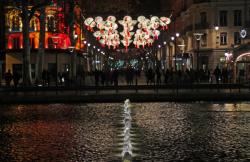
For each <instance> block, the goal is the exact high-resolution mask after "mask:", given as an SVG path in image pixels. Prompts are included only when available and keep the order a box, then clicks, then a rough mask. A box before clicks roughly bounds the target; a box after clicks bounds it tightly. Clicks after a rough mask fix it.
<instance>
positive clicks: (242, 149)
mask: <svg viewBox="0 0 250 162" xmlns="http://www.w3.org/2000/svg"><path fill="white" fill-rule="evenodd" d="M138 107H141V108H140V109H139V108H138V109H137V112H136V116H135V117H134V118H135V120H136V122H137V124H138V126H139V127H141V131H142V134H144V138H145V140H144V141H143V146H144V148H143V154H142V155H141V157H140V159H139V160H142V161H147V160H148V161H150V160H151V159H155V160H156V161H247V160H250V154H249V150H250V143H249V140H250V129H249V126H250V121H249V122H246V120H245V119H246V118H249V117H250V113H249V112H248V110H250V107H249V104H236V105H235V104H232V105H231V104H208V103H196V104H176V103H152V104H139V105H138ZM238 109H240V110H241V111H239V110H238ZM242 121H244V122H242Z"/></svg>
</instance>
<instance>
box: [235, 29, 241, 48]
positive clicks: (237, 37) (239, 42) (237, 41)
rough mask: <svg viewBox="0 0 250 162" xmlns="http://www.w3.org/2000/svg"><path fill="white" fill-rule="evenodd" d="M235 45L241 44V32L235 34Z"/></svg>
mask: <svg viewBox="0 0 250 162" xmlns="http://www.w3.org/2000/svg"><path fill="white" fill-rule="evenodd" d="M234 44H235V45H239V44H241V37H240V33H239V32H234Z"/></svg>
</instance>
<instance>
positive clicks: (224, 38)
mask: <svg viewBox="0 0 250 162" xmlns="http://www.w3.org/2000/svg"><path fill="white" fill-rule="evenodd" d="M220 45H227V33H226V32H222V33H220Z"/></svg>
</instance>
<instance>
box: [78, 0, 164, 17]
mask: <svg viewBox="0 0 250 162" xmlns="http://www.w3.org/2000/svg"><path fill="white" fill-rule="evenodd" d="M167 3H168V0H85V1H83V4H82V8H84V9H85V11H86V13H87V14H89V15H92V14H94V15H95V14H105V15H106V14H114V15H115V14H117V15H125V14H131V15H141V14H143V15H153V14H155V15H156V14H157V15H160V14H161V13H163V11H166V10H168V8H167V7H168V5H167Z"/></svg>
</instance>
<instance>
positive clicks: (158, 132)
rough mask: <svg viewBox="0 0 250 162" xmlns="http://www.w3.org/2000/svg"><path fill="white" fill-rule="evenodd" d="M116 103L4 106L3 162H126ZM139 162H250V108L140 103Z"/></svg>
mask: <svg viewBox="0 0 250 162" xmlns="http://www.w3.org/2000/svg"><path fill="white" fill-rule="evenodd" d="M122 104H123V103H116V104H113V103H112V104H109V103H105V104H71V105H68V104H49V105H5V106H3V105H1V108H0V161H25V162H26V161H46V162H47V161H52V162H54V161H56V162H57V161H58V162H64V161H67V162H68V161H72V162H76V161H96V162H101V161H104V162H106V161H107V162H109V161H121V160H120V159H121V158H120V157H119V156H118V155H119V151H120V150H119V148H118V146H119V144H118V142H119V140H118V139H117V138H118V136H119V133H120V132H119V131H120V130H121V128H120V127H121V124H120V120H121V109H122V107H121V106H122ZM132 120H133V128H134V129H135V131H134V132H133V133H134V138H135V139H132V141H133V142H134V145H135V147H136V149H135V150H134V151H133V152H134V153H135V156H134V157H133V159H134V161H155V162H161V161H162V162H165V161H237V162H238V161H242V162H243V161H246V162H247V161H250V103H230V104H225V103H218V104H214V103H136V104H134V107H133V108H132Z"/></svg>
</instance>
